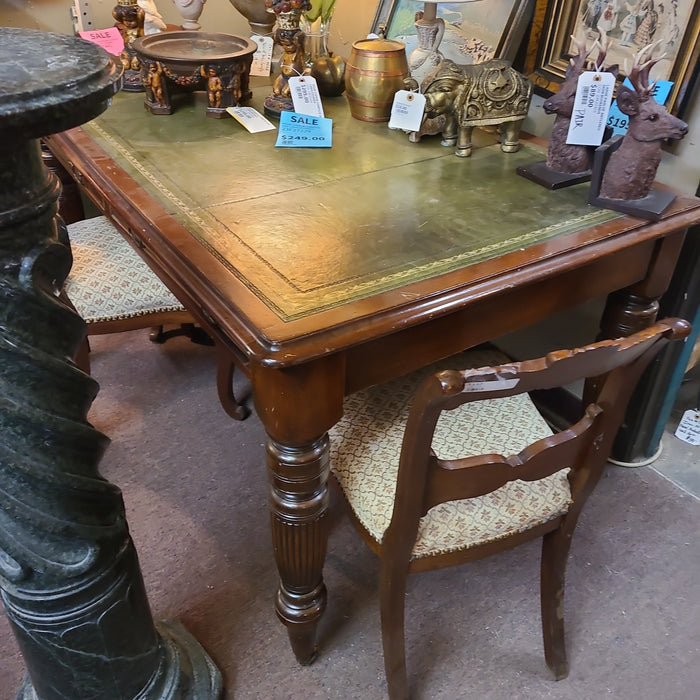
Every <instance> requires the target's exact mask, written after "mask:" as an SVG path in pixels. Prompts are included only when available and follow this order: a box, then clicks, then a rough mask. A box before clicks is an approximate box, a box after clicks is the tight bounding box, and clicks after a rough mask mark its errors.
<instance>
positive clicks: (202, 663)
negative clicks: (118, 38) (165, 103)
mask: <svg viewBox="0 0 700 700" xmlns="http://www.w3.org/2000/svg"><path fill="white" fill-rule="evenodd" d="M120 70H121V68H120V67H118V66H117V64H116V63H115V62H114V61H113V60H112V59H111V58H110V57H109V56H108V54H106V53H105V52H104V51H103V50H102V49H100V48H99V47H97V46H95V45H93V44H89V43H87V42H84V41H82V40H80V39H77V38H74V37H69V36H64V35H61V34H52V33H48V32H39V31H34V30H24V29H10V28H0V593H1V595H2V600H3V604H4V606H5V610H6V612H7V615H8V618H9V620H10V622H11V624H12V627H13V630H14V632H15V636H16V638H17V641H18V643H19V646H20V649H21V651H22V654H23V657H24V660H25V664H26V666H27V671H28V673H27V677H26V679H25V682H24V683H23V685H22V687H21V688H20V689H19V691H18V693H17V698H18V699H22V700H29V699H35V698H38V699H40V700H128V699H134V700H135V699H136V698H139V700H141V699H143V700H153V699H155V698H163V699H165V698H172V699H173V700H174V699H175V698H178V699H180V698H196V699H200V698H201V699H204V698H206V699H214V698H218V697H219V696H220V693H221V677H220V674H219V671H218V670H217V669H216V667H215V666H214V664H213V663H212V661H211V659H210V658H209V657H208V656H207V654H206V653H205V652H204V651H203V649H202V648H201V646H200V645H199V644H198V643H197V641H196V640H195V639H194V638H193V637H192V636H191V635H190V634H189V633H188V632H187V631H186V630H185V629H184V628H183V627H182V626H181V625H180V624H178V623H176V622H163V623H154V622H153V619H152V617H151V613H150V609H149V606H148V600H147V598H146V592H145V590H144V586H143V581H142V577H141V571H140V569H139V564H138V559H137V556H136V551H135V549H134V545H133V543H132V541H131V537H130V536H129V530H128V526H127V522H126V517H125V513H124V505H123V503H122V498H121V493H120V491H119V489H118V488H117V487H116V486H114V485H113V484H111V483H109V482H108V481H106V480H105V479H103V478H102V476H101V475H100V473H99V471H98V465H99V461H100V459H101V457H102V454H103V452H104V450H105V448H106V447H107V444H108V442H109V441H108V439H107V438H106V437H105V436H104V435H102V434H101V433H99V432H97V431H96V430H95V429H94V428H93V427H92V426H91V425H90V424H89V423H88V421H87V412H88V409H89V408H90V405H91V403H92V401H93V399H94V398H95V395H96V393H97V389H98V387H97V384H96V383H95V382H94V381H93V380H92V379H91V378H90V377H89V376H87V375H85V374H83V373H82V372H81V371H80V370H78V368H77V367H76V366H75V364H74V363H73V362H72V360H71V358H72V357H73V355H74V354H75V352H76V350H77V348H78V346H79V344H80V342H81V340H82V338H83V335H84V333H85V324H84V322H83V320H82V319H81V318H80V317H79V316H78V315H76V314H75V313H74V312H73V311H72V310H70V309H68V308H67V307H66V306H64V305H63V304H62V303H61V301H60V300H59V297H58V294H59V292H60V290H61V288H62V286H63V282H64V280H65V278H66V276H67V275H68V272H69V270H70V266H71V254H70V246H69V243H68V237H67V233H66V227H65V225H64V223H63V221H62V220H61V218H60V217H59V216H58V215H57V200H58V194H59V188H60V185H59V182H58V179H57V178H56V177H55V176H54V175H52V174H51V173H50V172H49V171H48V170H47V169H46V168H45V166H44V165H43V163H42V158H41V149H40V142H39V139H40V137H42V136H45V135H47V134H52V133H56V132H58V131H63V130H65V129H68V128H72V127H74V126H77V125H79V124H82V123H83V122H85V121H88V120H90V119H93V118H94V117H96V116H97V115H99V114H100V113H102V112H103V111H104V110H105V109H106V108H107V106H108V105H109V101H110V99H111V97H112V95H113V94H114V93H115V92H116V91H117V89H118V86H119V80H120Z"/></svg>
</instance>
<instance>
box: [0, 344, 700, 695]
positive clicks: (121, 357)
mask: <svg viewBox="0 0 700 700" xmlns="http://www.w3.org/2000/svg"><path fill="white" fill-rule="evenodd" d="M92 345H93V353H92V362H93V375H94V376H95V377H96V379H97V380H98V381H99V382H100V384H101V391H100V394H99V395H98V397H97V399H96V401H95V403H94V405H93V409H92V411H91V414H90V420H91V421H92V422H93V424H94V425H95V427H97V428H98V429H99V430H101V431H103V432H104V433H106V434H107V435H109V436H110V437H111V438H112V441H113V442H112V445H111V447H110V448H109V450H108V451H107V454H106V456H105V458H104V460H103V462H102V468H101V471H102V473H103V475H104V476H105V477H106V478H108V479H109V480H111V481H113V482H114V483H116V484H117V485H119V486H120V487H121V489H122V490H123V494H124V500H125V504H126V509H127V517H128V520H129V525H130V530H131V533H132V537H133V539H134V542H135V544H136V548H137V550H138V553H139V557H140V561H141V568H142V571H143V575H144V579H145V583H146V589H147V591H148V595H149V600H150V604H151V609H152V611H153V613H154V616H155V617H156V618H159V619H161V618H177V619H179V620H180V621H182V622H183V623H184V624H185V625H186V626H187V627H188V629H190V631H191V632H192V633H193V634H194V635H195V636H196V637H197V638H198V639H199V640H200V642H201V643H202V644H203V646H204V647H205V648H206V649H207V650H208V651H209V653H210V654H211V655H212V657H213V658H214V660H215V662H216V663H217V665H218V666H219V667H220V668H221V670H222V672H223V675H224V683H225V688H226V691H225V692H226V694H225V697H226V698H227V699H230V698H260V699H273V700H276V699H280V700H281V699H283V698H293V699H297V698H299V699H303V700H316V699H318V700H325V699H326V698H329V699H330V698H342V699H345V698H362V699H363V700H374V699H376V700H380V699H381V698H384V697H385V688H384V674H383V667H382V654H381V639H380V632H379V621H378V607H377V605H378V604H377V594H376V580H377V573H378V567H377V561H376V559H375V557H374V555H372V554H371V553H370V552H369V550H367V548H366V547H365V546H364V545H363V544H362V543H361V542H360V540H359V538H358V537H357V536H356V534H355V532H354V530H352V528H351V526H350V525H349V524H348V523H347V521H346V519H345V518H344V516H343V515H342V513H341V512H340V509H339V508H337V507H334V508H333V513H334V515H333V525H332V533H331V540H330V544H329V554H328V558H327V562H326V568H325V578H326V583H327V585H328V590H329V602H328V609H327V612H326V615H325V617H324V619H323V622H322V624H321V628H320V640H319V641H320V654H319V657H318V659H317V661H316V662H315V663H314V664H313V665H311V666H309V667H304V668H302V667H299V666H298V665H297V664H296V663H295V661H294V659H293V657H292V654H291V651H290V649H289V646H288V644H287V639H286V633H285V632H284V630H283V628H282V627H281V625H280V624H279V623H278V622H277V620H276V617H275V615H274V612H273V607H272V599H273V595H274V591H275V585H276V571H275V567H274V564H273V560H272V554H271V546H270V539H269V529H268V516H267V505H266V501H267V485H266V477H265V472H264V463H263V441H264V433H263V430H262V427H261V425H260V423H259V421H258V420H257V418H256V417H255V415H253V416H251V417H250V418H249V419H248V420H247V421H245V422H243V423H234V422H233V421H231V420H230V419H229V418H228V417H227V416H226V415H225V414H224V412H223V410H222V409H221V408H220V406H219V404H218V401H217V399H216V389H215V374H214V372H215V363H214V353H213V351H212V349H211V348H206V347H202V346H197V345H193V344H191V343H189V342H188V341H186V340H183V339H175V340H172V341H169V342H168V343H167V344H165V345H163V346H155V345H153V344H151V343H150V342H149V341H148V334H147V332H135V333H124V334H120V335H115V336H106V337H101V338H95V339H93V341H92ZM238 388H239V389H240V390H241V391H243V392H245V389H246V385H245V382H244V381H242V382H240V385H239V387H238ZM681 393H682V394H683V396H685V397H686V399H683V398H682V397H681V400H687V401H690V397H693V400H694V399H696V398H697V396H698V391H697V385H696V386H695V387H688V389H687V390H686V389H685V387H684V390H683V391H682V392H681ZM685 407H689V408H695V407H696V406H695V405H691V404H689V405H687V406H682V405H678V406H677V410H676V411H675V412H674V416H672V421H671V423H670V424H669V425H670V428H671V429H672V430H675V425H673V424H672V423H673V421H674V420H677V416H678V413H679V412H680V411H682V410H683V408H685ZM699 481H700V448H698V447H691V446H689V445H687V444H685V443H682V442H680V441H679V440H678V439H677V438H675V437H674V436H673V435H672V433H671V432H668V433H667V434H666V435H665V436H664V451H663V454H662V456H661V457H660V458H659V460H658V461H657V462H656V463H655V464H654V465H653V466H650V467H640V468H635V469H629V468H620V467H615V466H610V467H609V468H608V470H607V472H606V474H605V476H604V478H603V479H602V481H601V483H600V484H599V486H598V488H597V490H596V492H595V493H594V494H593V496H592V497H591V499H590V501H589V504H588V506H587V508H586V510H585V511H584V513H583V516H582V518H581V521H580V524H579V527H578V528H577V533H576V536H575V538H574V543H573V547H572V552H571V557H570V564H569V570H568V581H567V598H566V606H565V619H566V622H567V643H568V653H569V661H570V668H571V671H570V675H569V677H568V678H567V679H566V680H563V681H559V682H555V681H554V680H552V677H551V675H550V673H549V671H548V669H547V667H546V666H545V663H544V658H543V653H542V643H541V632H540V619H539V602H538V576H539V572H538V565H539V551H538V546H537V544H536V543H530V544H528V545H525V546H523V547H520V548H519V549H517V550H512V551H510V552H507V553H503V554H500V555H497V556H494V557H491V558H490V559H487V560H483V561H480V562H476V563H474V564H469V565H465V566H463V567H457V568H452V569H448V570H443V571H439V572H431V573H429V574H422V575H418V576H414V577H412V579H411V580H410V582H409V583H410V586H409V590H408V600H407V610H408V618H407V645H408V664H409V673H410V679H411V684H412V687H413V690H414V697H415V698H426V699H431V700H432V699H444V700H455V699H459V698H478V699H482V698H488V699H492V700H512V699H513V698H518V699H519V698H526V699H528V700H530V699H533V700H537V699H540V698H541V699H544V698H551V699H557V700H559V699H562V700H588V699H598V698H602V697H612V698H621V699H625V700H626V699H629V700H660V699H663V700H687V699H688V698H691V697H695V696H696V695H697V692H698V688H700V576H699V575H698V574H699V573H700V567H699V564H700V541H699V539H698V537H697V533H698V531H700V499H699V498H698V496H699V495H700V489H699V488H698V483H699ZM333 504H334V506H335V505H337V503H336V502H335V498H334V499H333ZM22 675H23V663H22V659H21V656H20V654H19V652H18V650H17V645H16V643H15V641H14V638H13V637H12V635H11V633H10V630H9V625H8V623H7V620H6V619H5V618H4V617H3V616H2V615H1V614H0V700H9V699H10V698H12V697H13V696H14V691H15V689H16V688H17V686H18V685H19V683H20V679H21V677H22ZM74 700H81V699H80V698H75V699H74ZM104 700H119V699H116V698H105V699H104Z"/></svg>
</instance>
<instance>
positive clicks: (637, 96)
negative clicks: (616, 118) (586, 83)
mask: <svg viewBox="0 0 700 700" xmlns="http://www.w3.org/2000/svg"><path fill="white" fill-rule="evenodd" d="M659 43H660V42H659V41H657V42H655V43H653V44H649V45H648V46H645V47H644V48H643V49H642V50H641V51H639V52H638V53H637V54H636V55H635V57H634V65H633V66H632V70H631V71H630V72H629V74H628V76H627V77H628V78H629V81H630V83H631V84H632V86H633V88H634V89H630V88H628V87H626V86H625V85H620V87H619V88H618V90H617V106H618V107H619V108H620V111H621V112H622V113H623V114H626V115H627V116H628V117H629V126H628V128H627V132H626V133H625V135H624V137H623V139H622V141H621V143H620V145H619V147H618V148H617V149H616V150H615V152H614V153H612V155H611V156H610V159H609V160H608V163H607V165H606V166H605V171H604V172H603V176H602V181H601V186H600V196H601V197H605V198H607V199H625V200H634V199H642V198H644V197H646V196H647V195H648V194H649V192H650V190H651V186H652V184H653V182H654V177H655V176H656V170H657V168H658V167H659V163H660V162H661V142H662V141H663V140H664V139H682V138H683V137H684V136H685V135H686V134H687V133H688V125H687V124H686V123H685V122H684V121H682V120H680V119H678V118H677V117H674V116H672V115H671V114H669V113H668V112H667V111H666V108H665V107H664V106H663V105H661V104H659V103H658V102H657V101H656V100H655V99H654V86H655V85H656V82H652V83H649V71H650V70H651V68H652V67H653V66H654V65H655V64H656V63H658V62H659V61H660V60H661V59H662V58H663V54H661V55H660V56H659V57H658V58H647V57H648V56H651V55H652V54H653V52H654V49H655V48H656V47H657V46H658V45H659Z"/></svg>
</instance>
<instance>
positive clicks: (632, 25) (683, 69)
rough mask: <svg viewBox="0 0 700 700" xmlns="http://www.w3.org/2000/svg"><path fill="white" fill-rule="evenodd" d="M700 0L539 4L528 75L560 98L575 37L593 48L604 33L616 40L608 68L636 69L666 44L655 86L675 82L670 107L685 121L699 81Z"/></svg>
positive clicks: (554, 0) (542, 0) (547, 0)
mask: <svg viewBox="0 0 700 700" xmlns="http://www.w3.org/2000/svg"><path fill="white" fill-rule="evenodd" d="M698 5H700V0H537V5H536V7H535V14H534V19H533V26H532V31H531V32H530V39H529V42H528V48H527V57H526V62H525V73H526V74H528V75H529V77H530V78H531V79H532V81H533V82H534V84H535V90H536V91H537V92H538V93H540V94H544V95H550V94H551V93H552V92H556V91H557V89H558V87H559V84H560V83H561V81H562V80H563V79H564V74H565V73H566V67H567V65H568V63H569V59H570V58H571V56H572V55H574V54H575V53H577V50H576V49H575V48H574V46H573V42H572V40H571V36H572V35H573V36H576V37H577V38H579V39H582V38H584V37H585V38H586V41H587V44H588V45H589V46H592V45H593V42H594V41H595V40H596V39H598V38H600V36H601V33H604V34H605V35H607V37H608V38H609V40H610V48H609V50H608V56H607V58H606V63H607V64H608V65H612V64H614V63H617V64H619V66H620V74H621V78H623V77H624V76H625V74H626V73H625V65H627V66H628V69H629V67H631V66H632V63H633V61H634V56H635V54H636V53H637V52H638V51H639V50H640V49H641V48H643V47H644V46H646V45H648V44H651V43H652V42H656V41H660V42H661V43H660V44H659V46H658V48H657V49H656V51H655V52H654V55H656V56H658V55H659V54H661V53H663V58H662V59H661V60H660V61H659V62H658V63H657V64H656V65H655V66H654V67H653V68H652V70H651V75H650V78H651V79H652V80H670V81H672V82H673V87H672V89H671V92H670V95H669V98H668V100H667V102H666V106H667V108H668V109H669V111H670V112H671V113H672V114H676V115H679V116H682V113H683V111H684V110H685V108H686V107H687V104H688V101H689V100H690V97H691V94H692V91H693V86H694V85H695V82H696V80H697V76H698V58H699V57H700V47H698V35H699V34H700V17H699V13H698Z"/></svg>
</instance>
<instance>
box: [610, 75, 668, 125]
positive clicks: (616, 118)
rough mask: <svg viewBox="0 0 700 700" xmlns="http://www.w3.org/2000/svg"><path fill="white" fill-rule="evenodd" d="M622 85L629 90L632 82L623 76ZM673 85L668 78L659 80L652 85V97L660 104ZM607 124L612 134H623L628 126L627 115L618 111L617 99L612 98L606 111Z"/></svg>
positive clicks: (666, 97)
mask: <svg viewBox="0 0 700 700" xmlns="http://www.w3.org/2000/svg"><path fill="white" fill-rule="evenodd" d="M622 84H623V85H626V86H627V87H628V88H629V89H630V90H632V83H630V81H629V80H628V79H627V78H625V80H624V82H623V83H622ZM672 87H673V82H672V81H670V80H659V82H658V83H656V85H655V86H654V99H655V100H656V101H657V102H658V103H659V104H660V105H662V104H664V103H665V102H666V100H667V99H668V96H669V94H670V93H671V88H672ZM607 126H609V127H610V128H611V129H612V132H613V136H615V135H617V134H624V133H625V132H626V131H627V127H628V126H629V117H628V116H627V115H626V114H623V113H622V112H621V111H620V108H619V107H618V106H617V100H613V103H612V104H611V105H610V111H609V112H608V121H607Z"/></svg>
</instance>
